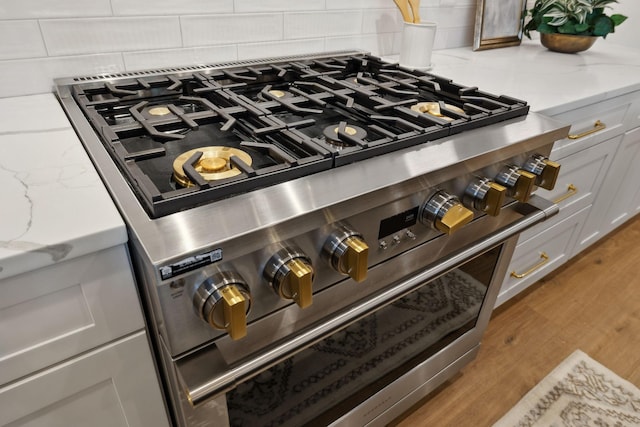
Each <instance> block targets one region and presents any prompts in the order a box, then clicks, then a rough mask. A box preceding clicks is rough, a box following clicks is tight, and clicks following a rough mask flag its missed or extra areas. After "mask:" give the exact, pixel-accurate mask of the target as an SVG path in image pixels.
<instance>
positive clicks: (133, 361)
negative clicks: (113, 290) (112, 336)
mask: <svg viewBox="0 0 640 427" xmlns="http://www.w3.org/2000/svg"><path fill="white" fill-rule="evenodd" d="M0 425H2V426H6V427H45V426H46V427H58V426H59V427H70V426H91V427H120V426H122V427H147V426H154V427H164V426H168V421H167V416H166V412H165V409H164V404H163V401H162V396H161V394H160V389H159V386H158V380H157V377H156V374H155V369H154V364H153V361H152V360H151V354H150V351H149V347H148V343H147V338H146V335H145V333H144V331H141V332H138V333H136V334H133V335H131V336H128V337H126V338H124V339H122V340H120V341H117V342H114V343H111V344H109V345H106V346H103V347H100V348H98V349H97V350H94V351H92V352H89V353H86V354H83V355H82V356H79V357H77V358H75V359H71V360H69V361H66V362H64V363H61V364H59V365H55V366H54V367H52V368H50V369H47V370H44V371H40V372H38V373H37V374H34V375H32V376H30V377H26V378H24V379H21V380H20V381H16V382H14V383H12V384H10V385H8V386H5V387H3V388H0Z"/></svg>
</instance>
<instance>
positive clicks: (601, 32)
mask: <svg viewBox="0 0 640 427" xmlns="http://www.w3.org/2000/svg"><path fill="white" fill-rule="evenodd" d="M613 27H614V24H613V21H612V20H611V18H609V17H608V16H604V15H603V16H600V17H598V19H597V20H596V21H595V22H594V25H593V35H594V36H602V37H606V36H607V34H609V33H610V32H612V31H613Z"/></svg>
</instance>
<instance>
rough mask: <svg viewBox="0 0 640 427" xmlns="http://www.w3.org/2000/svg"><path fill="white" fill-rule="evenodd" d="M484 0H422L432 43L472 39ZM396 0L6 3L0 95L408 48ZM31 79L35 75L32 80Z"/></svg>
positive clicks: (0, 9)
mask: <svg viewBox="0 0 640 427" xmlns="http://www.w3.org/2000/svg"><path fill="white" fill-rule="evenodd" d="M476 2H477V0H422V3H421V4H422V7H421V16H422V17H423V19H424V20H429V21H435V22H437V23H438V33H437V36H436V42H435V45H434V49H443V48H448V47H459V46H470V45H471V44H472V41H473V22H474V19H475V8H476ZM401 34H402V18H401V16H400V13H399V12H398V9H397V7H396V6H395V4H394V3H393V0H179V1H176V0H56V1H53V0H19V1H10V0H5V1H0V40H3V42H2V44H0V75H2V77H3V79H0V98H3V97H9V96H16V95H26V94H33V93H42V92H50V91H51V88H52V87H53V78H55V77H61V76H71V75H81V74H85V75H86V74H89V75H93V74H96V73H98V72H100V70H101V71H110V72H113V71H127V70H144V69H150V68H168V67H172V66H188V65H196V64H210V63H215V62H225V61H233V60H236V59H249V58H258V57H267V56H282V55H287V54H303V53H307V52H318V51H328V50H342V49H352V48H357V49H362V50H366V51H369V52H371V53H373V54H376V55H393V54H397V53H398V52H399V50H400V40H401ZM25 82H27V83H25Z"/></svg>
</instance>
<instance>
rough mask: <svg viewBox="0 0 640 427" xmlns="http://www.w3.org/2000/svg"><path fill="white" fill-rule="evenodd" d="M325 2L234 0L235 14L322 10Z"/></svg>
mask: <svg viewBox="0 0 640 427" xmlns="http://www.w3.org/2000/svg"><path fill="white" fill-rule="evenodd" d="M324 6H325V0H235V12H236V13H238V12H239V13H244V12H282V11H298V10H324V8H325V7H324Z"/></svg>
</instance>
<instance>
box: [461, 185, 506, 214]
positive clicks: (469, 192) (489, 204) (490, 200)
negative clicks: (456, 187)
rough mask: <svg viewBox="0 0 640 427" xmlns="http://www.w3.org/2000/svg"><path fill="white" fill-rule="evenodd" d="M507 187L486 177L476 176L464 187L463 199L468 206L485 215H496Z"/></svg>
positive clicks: (498, 212) (500, 207) (502, 202)
mask: <svg viewBox="0 0 640 427" xmlns="http://www.w3.org/2000/svg"><path fill="white" fill-rule="evenodd" d="M506 194H507V189H506V188H505V187H504V186H502V185H500V184H498V183H497V182H492V181H490V180H489V179H488V178H477V179H475V180H473V181H472V182H471V183H470V184H469V185H468V186H467V188H466V190H465V193H464V198H463V201H464V202H465V204H466V205H467V206H468V207H470V208H474V209H477V210H479V211H481V212H484V213H486V214H487V215H491V216H497V215H498V214H500V210H501V209H502V205H503V204H504V199H505V197H506Z"/></svg>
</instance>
